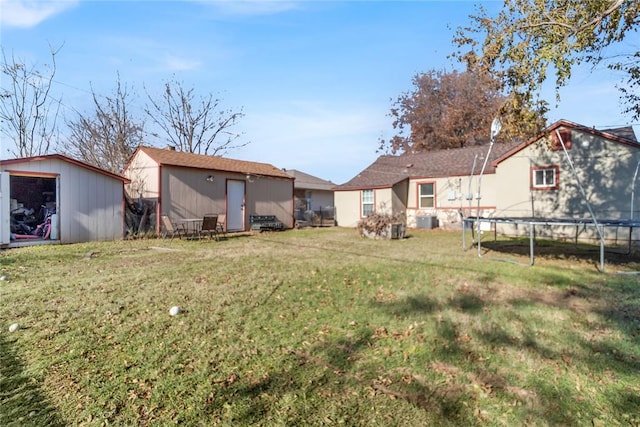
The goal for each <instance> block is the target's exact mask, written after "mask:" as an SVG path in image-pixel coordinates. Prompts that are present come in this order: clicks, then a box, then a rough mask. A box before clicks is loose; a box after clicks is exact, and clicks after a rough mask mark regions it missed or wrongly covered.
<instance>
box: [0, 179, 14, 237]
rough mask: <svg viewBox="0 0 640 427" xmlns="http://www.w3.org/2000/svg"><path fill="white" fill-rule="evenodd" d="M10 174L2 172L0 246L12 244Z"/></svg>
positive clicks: (0, 185)
mask: <svg viewBox="0 0 640 427" xmlns="http://www.w3.org/2000/svg"><path fill="white" fill-rule="evenodd" d="M9 188H10V187H9V173H8V172H0V244H9V243H10V242H11V234H10V233H11V212H10V211H9V210H10V204H9V200H10V199H9V198H10V197H11V195H10V194H9Z"/></svg>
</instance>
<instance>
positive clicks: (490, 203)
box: [407, 173, 496, 228]
mask: <svg viewBox="0 0 640 427" xmlns="http://www.w3.org/2000/svg"><path fill="white" fill-rule="evenodd" d="M478 180H479V177H478V175H474V176H472V177H471V178H470V177H469V176H468V175H467V176H449V177H438V178H420V179H412V180H411V181H410V182H409V196H408V202H407V226H408V227H416V225H417V219H416V218H417V217H419V216H420V217H421V216H435V217H437V218H438V222H439V224H440V227H444V228H446V227H450V226H454V225H455V226H460V224H461V216H460V211H462V213H463V214H464V215H465V216H476V215H478V199H477V194H478ZM423 183H433V184H435V201H434V205H435V206H434V207H433V208H420V207H419V197H418V193H419V185H420V184H423ZM480 184H481V185H480V200H479V201H480V204H479V206H480V210H479V214H480V216H491V215H493V214H494V213H495V210H496V175H495V174H493V173H491V174H484V175H483V176H482V181H481V182H480ZM469 195H471V197H472V198H471V199H469V198H468V196H469Z"/></svg>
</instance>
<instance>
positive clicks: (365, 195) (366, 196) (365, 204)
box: [361, 190, 373, 217]
mask: <svg viewBox="0 0 640 427" xmlns="http://www.w3.org/2000/svg"><path fill="white" fill-rule="evenodd" d="M361 197H362V216H363V217H366V216H367V215H369V214H370V213H372V212H373V190H362V195H361Z"/></svg>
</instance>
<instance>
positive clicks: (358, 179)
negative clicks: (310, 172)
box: [334, 143, 517, 191]
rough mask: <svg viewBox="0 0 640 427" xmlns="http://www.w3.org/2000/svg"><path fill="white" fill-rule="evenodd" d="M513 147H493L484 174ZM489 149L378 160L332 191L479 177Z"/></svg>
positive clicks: (490, 171)
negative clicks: (428, 180)
mask: <svg viewBox="0 0 640 427" xmlns="http://www.w3.org/2000/svg"><path fill="white" fill-rule="evenodd" d="M515 145H517V144H516V143H501V144H495V145H494V147H493V149H492V150H491V155H490V159H489V162H487V166H486V168H485V171H484V173H485V174H492V173H495V167H494V166H493V165H492V163H493V161H494V160H495V159H497V158H498V157H499V156H500V155H501V154H503V153H505V152H507V151H509V150H510V149H512V148H513V147H514V146H515ZM488 150H489V145H474V146H470V147H464V148H451V149H445V150H435V151H423V152H420V153H405V154H402V155H400V156H390V155H385V156H380V157H378V158H377V159H376V161H375V162H373V163H372V164H371V165H370V166H368V167H367V168H366V169H365V170H363V171H362V172H360V173H359V174H358V175H356V176H355V177H354V178H352V179H351V180H350V181H348V182H346V183H344V184H342V185H339V186H337V187H334V190H336V191H346V190H358V189H365V188H388V187H392V186H393V185H395V184H397V183H399V182H401V181H403V180H405V179H408V178H417V179H421V178H440V177H447V176H463V175H469V174H470V173H471V172H472V169H473V167H474V159H475V161H476V164H475V169H473V170H474V173H475V174H479V173H480V170H481V168H482V164H483V162H484V156H485V155H486V153H487V152H488Z"/></svg>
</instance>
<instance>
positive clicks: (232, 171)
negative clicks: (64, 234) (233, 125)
mask: <svg viewBox="0 0 640 427" xmlns="http://www.w3.org/2000/svg"><path fill="white" fill-rule="evenodd" d="M124 175H125V176H126V177H127V178H129V180H130V183H129V184H128V185H127V186H126V191H127V193H128V195H129V197H130V198H132V199H134V200H144V201H146V202H151V203H152V205H153V206H154V212H152V214H153V217H154V222H155V225H156V229H157V232H158V233H159V232H160V217H161V215H167V216H169V218H170V219H171V220H172V221H176V222H177V221H179V220H185V219H198V218H203V216H204V215H205V214H212V213H213V214H218V215H225V220H226V230H227V231H247V230H249V229H250V227H251V224H250V216H252V215H265V216H275V217H276V218H277V219H278V220H279V221H280V222H282V223H283V225H284V227H285V228H293V226H294V220H293V213H294V209H293V182H294V179H293V178H292V177H290V176H289V175H287V174H286V173H285V172H284V171H283V170H282V169H279V168H277V167H275V166H273V165H270V164H267V163H260V162H250V161H244V160H236V159H230V158H227V157H220V156H208V155H201V154H195V153H186V152H180V151H176V150H175V149H171V148H167V149H161V148H153V147H139V148H138V149H137V150H136V151H135V152H134V154H133V156H132V157H131V159H130V161H129V163H128V164H127V166H126V167H125V170H124Z"/></svg>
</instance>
